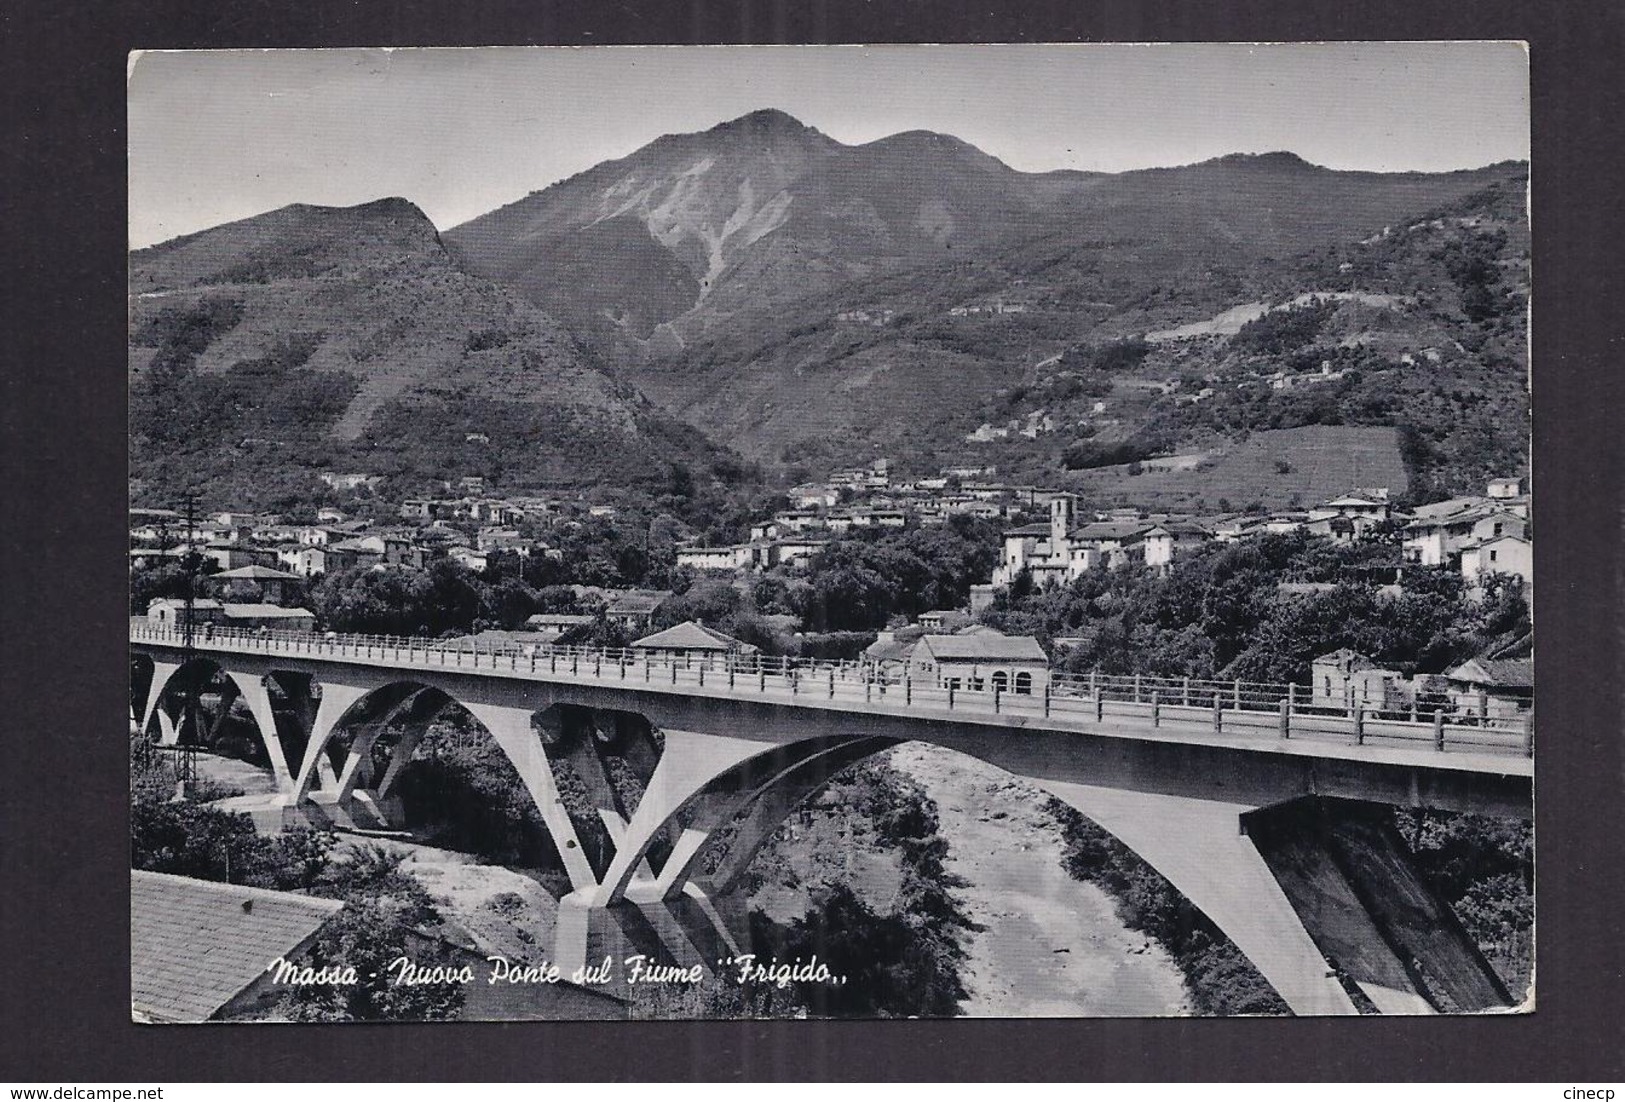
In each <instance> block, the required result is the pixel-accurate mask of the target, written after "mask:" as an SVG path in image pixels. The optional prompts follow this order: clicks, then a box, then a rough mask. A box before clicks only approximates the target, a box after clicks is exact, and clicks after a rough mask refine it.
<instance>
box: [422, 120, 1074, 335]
mask: <svg viewBox="0 0 1625 1102" xmlns="http://www.w3.org/2000/svg"><path fill="white" fill-rule="evenodd" d="M1068 175H1069V176H1072V177H1076V180H1077V182H1082V181H1083V180H1084V179H1085V177H1084V176H1082V174H1068ZM1022 179H1023V178H1022V175H1021V174H1020V173H1017V172H1015V171H1014V170H1012V169H1010V168H1008V167H1007V166H1005V165H1004V164H1002V163H1001V162H999V161H998V160H996V159H994V158H992V157H989V156H987V155H986V154H984V153H982V152H980V151H979V150H976V149H975V148H973V147H972V146H970V145H967V144H966V143H964V142H961V141H959V140H957V139H955V138H950V137H947V136H945V135H940V134H931V133H926V132H924V131H917V132H912V133H907V134H898V135H894V136H892V137H889V138H884V139H882V140H880V141H877V142H872V143H870V144H868V145H863V146H856V147H854V146H847V145H843V144H841V143H840V142H837V141H835V140H834V139H832V138H830V137H828V136H827V135H824V134H822V133H820V132H819V131H817V130H814V129H813V128H811V127H808V126H804V125H802V124H801V123H800V122H798V121H796V120H795V119H793V118H791V117H790V116H789V115H786V114H784V113H783V112H781V111H771V110H768V111H758V112H755V113H753V114H749V115H746V116H744V117H742V118H738V119H735V120H733V121H731V122H726V123H722V124H720V125H718V126H715V127H713V128H711V129H710V130H707V131H704V132H703V133H698V134H680V135H668V136H666V137H663V138H660V139H658V140H656V141H654V142H652V143H650V144H649V145H647V146H645V147H643V148H642V149H640V150H638V151H637V152H635V153H633V154H631V155H630V156H628V157H624V158H622V159H620V160H616V161H608V162H605V163H603V164H600V165H598V166H596V167H594V168H592V169H590V170H588V171H587V172H584V173H581V174H580V175H578V176H574V177H572V178H570V179H568V180H565V181H562V182H560V183H557V184H554V185H553V186H551V187H549V188H547V189H545V190H543V191H540V192H536V193H533V194H532V195H530V196H527V197H526V198H524V199H521V200H519V201H518V202H516V203H512V204H509V205H508V206H505V207H502V208H500V209H498V210H495V211H492V212H490V213H489V214H486V215H483V216H481V217H479V218H476V219H474V220H473V221H471V222H467V223H465V224H463V225H461V226H458V227H456V228H454V229H452V230H450V231H448V232H447V234H446V240H447V243H448V245H449V246H450V247H451V249H452V251H453V253H454V254H455V255H456V256H457V257H458V258H459V259H460V260H461V261H462V262H463V264H464V265H465V266H466V267H468V268H469V270H471V271H474V272H477V273H479V274H482V275H485V276H488V277H490V278H492V279H496V280H499V281H502V282H504V283H507V284H509V285H510V286H513V287H515V288H516V289H518V290H519V291H520V292H521V293H523V294H525V295H526V296H527V297H529V298H531V299H532V300H533V301H535V302H537V303H539V304H541V305H543V306H544V307H545V308H546V309H548V310H549V311H550V312H553V313H555V314H557V316H558V317H560V318H561V319H564V320H566V321H569V322H571V323H573V324H576V325H581V326H587V327H589V328H593V329H604V328H605V327H614V328H615V329H618V330H620V331H622V332H624V333H625V334H627V335H630V336H636V337H647V336H649V335H650V334H651V332H653V331H654V329H655V328H656V327H657V326H660V325H662V324H663V323H668V322H674V321H678V320H679V319H688V318H696V319H701V320H703V319H708V318H713V317H717V316H725V315H726V314H727V313H728V312H729V311H731V310H735V309H739V308H742V307H747V306H761V305H765V304H768V303H772V302H775V301H782V300H786V299H794V298H798V297H800V296H802V295H804V294H805V293H807V292H808V291H815V290H818V289H821V288H827V287H831V286H834V285H836V284H838V283H840V282H843V281H845V280H849V279H852V278H858V277H862V276H867V275H871V274H874V273H875V272H878V271H885V270H892V269H895V268H897V267H898V266H901V265H904V264H916V263H924V262H930V261H932V260H937V259H942V258H944V257H947V256H951V255H953V250H955V249H958V250H961V251H964V250H968V249H976V248H979V247H982V246H985V245H988V244H991V243H992V242H995V241H998V240H1001V239H1003V238H1005V237H1008V236H1010V235H1013V234H1017V233H1019V232H1021V231H1023V230H1024V229H1026V230H1036V229H1038V228H1039V227H1041V226H1042V224H1043V222H1042V217H1041V216H1042V214H1043V212H1044V211H1045V210H1047V209H1048V208H1049V207H1050V206H1051V205H1052V200H1051V198H1050V197H1048V196H1046V195H1044V194H1043V193H1042V189H1035V188H1030V187H1027V186H1025V185H1024V184H1023V183H1022Z"/></svg>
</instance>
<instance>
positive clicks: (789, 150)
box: [109, 40, 1617, 1036]
mask: <svg viewBox="0 0 1625 1102" xmlns="http://www.w3.org/2000/svg"><path fill="white" fill-rule="evenodd" d="M1529 57H1530V53H1529V50H1528V48H1527V47H1526V45H1525V44H1524V43H1522V42H1514V41H1499V40H1486V41H1470V40H1461V41H1410V42H1338V43H1290V44H1287V43H1282V44H1245V43H1190V42H1187V43H1177V44H1162V45H1155V44H1128V43H1115V44H1111V43H1093V44H1083V43H1068V44H1051V45H1042V44H1011V45H968V44H967V45H938V46H927V45H888V46H733V47H720V46H710V47H707V46H664V47H629V46H628V47H620V46H615V47H612V46H595V47H590V48H584V49H581V48H575V49H571V48H558V47H546V46H535V47H524V46H519V47H479V48H459V49H451V48H392V49H365V48H334V49H271V50H225V49H198V50H145V51H141V50H138V51H136V52H134V53H132V54H130V56H129V59H128V71H127V87H126V94H127V112H128V128H127V140H128V172H129V209H128V229H129V235H128V237H129V242H128V243H129V254H128V290H127V295H128V298H127V307H128V322H129V325H128V373H127V381H128V424H129V449H128V457H129V460H128V487H129V495H128V496H129V518H128V519H129V541H128V549H129V564H128V566H129V608H128V616H129V677H130V693H129V713H128V716H127V719H128V735H129V738H128V753H129V769H130V774H129V775H130V820H129V832H130V837H129V849H130V873H129V906H130V924H129V962H130V973H129V982H130V1016H131V1018H132V1019H133V1021H135V1022H137V1023H142V1024H144V1025H146V1026H148V1027H150V1028H153V1029H156V1028H157V1027H159V1026H164V1025H176V1024H192V1023H264V1024H272V1023H287V1022H302V1023H309V1022H320V1023H349V1022H363V1021H366V1022H424V1021H432V1022H454V1021H464V1022H466V1021H502V1022H520V1021H524V1022H536V1021H584V1020H591V1021H600V1020H603V1021H610V1022H613V1021H617V1020H641V1021H650V1020H724V1019H726V1020H768V1019H879V1018H930V1019H942V1018H960V1017H964V1018H983V1019H1031V1018H1057V1019H1085V1018H1133V1019H1138V1018H1171V1017H1202V1018H1229V1017H1291V1016H1296V1017H1330V1016H1359V1015H1366V1016H1373V1015H1375V1016H1381V1015H1402V1016H1424V1015H1493V1014H1511V1015H1524V1014H1530V1013H1534V1012H1536V1008H1537V994H1536V992H1537V984H1536V974H1537V960H1536V952H1535V930H1536V915H1537V908H1536V892H1535V858H1534V849H1535V843H1534V830H1533V820H1534V783H1535V782H1534V762H1535V757H1536V747H1537V742H1538V741H1539V739H1538V738H1537V727H1536V719H1535V711H1536V710H1535V687H1534V678H1533V669H1534V630H1533V617H1532V613H1531V610H1532V607H1533V604H1534V578H1535V572H1534V557H1533V548H1534V541H1535V529H1536V515H1535V502H1534V498H1533V492H1532V491H1533V484H1532V482H1531V476H1532V470H1531V458H1530V456H1531V449H1530V441H1531V355H1530V329H1531V313H1530V302H1531V238H1530V232H1531V227H1530V215H1529V188H1530V174H1531V121H1530V110H1531V102H1530V83H1529V81H1530V62H1529ZM1542 163H1544V162H1542ZM1535 171H1537V172H1538V171H1540V170H1539V169H1538V168H1536V169H1535ZM1543 275H1544V272H1543ZM1534 324H1536V325H1538V324H1539V321H1538V320H1537V321H1536V322H1535V323H1534ZM112 362H113V363H114V365H115V366H116V364H117V360H116V359H114V360H113V361H112ZM114 439H115V441H116V440H117V438H116V437H115V438H114ZM1545 473H1547V472H1545V471H1543V474H1545ZM1543 489H1544V484H1543ZM1616 489H1617V488H1616ZM1616 497H1617V492H1616ZM1614 504H1615V505H1616V506H1617V501H1616V502H1615V503H1614ZM110 520H111V522H112V523H114V525H115V527H114V532H113V534H114V535H115V536H116V535H117V532H116V516H115V517H113V518H110ZM116 553H117V548H116V547H115V548H114V555H115V557H116ZM114 566H115V568H117V564H116V563H114ZM1543 587H1544V583H1543ZM114 611H115V613H116V609H115V610H114ZM112 626H113V628H114V629H116V627H117V623H116V619H115V622H114V624H113V625H112ZM113 645H114V646H115V647H117V646H119V644H117V642H116V637H115V642H114V644H113ZM1543 676H1544V674H1543ZM1553 684H1554V686H1555V685H1556V682H1554V683H1553ZM114 718H116V717H109V722H112V721H113V719H114ZM1613 735H1614V736H1615V737H1617V731H1616V732H1613ZM1553 741H1554V742H1556V741H1557V740H1555V739H1554V740H1553ZM109 745H111V746H112V747H113V749H112V750H111V751H110V753H111V755H112V757H114V758H117V757H118V756H119V755H121V754H123V753H124V750H123V749H122V748H119V747H117V745H116V737H115V739H114V741H113V742H112V743H110V744H109ZM1543 796H1544V793H1543ZM1543 830H1544V826H1543ZM1549 856H1550V855H1549V854H1545V853H1544V852H1543V868H1545V867H1550V866H1547V865H1546V864H1545V861H1546V859H1547V858H1548V857H1549ZM1614 871H1615V872H1616V873H1617V870H1614ZM119 1012H120V1014H122V1013H123V1010H122V1006H120V1008H119ZM603 1028H604V1029H605V1030H606V1031H609V1032H605V1033H602V1034H599V1035H601V1036H613V1032H612V1031H613V1030H615V1029H622V1028H628V1027H621V1026H615V1025H608V1026H605V1027H603ZM785 1028H787V1029H789V1028H791V1027H788V1026H787V1027H785ZM794 1028H796V1029H808V1028H811V1027H808V1026H796V1027H794ZM1270 1028H1275V1027H1270ZM255 1035H256V1036H259V1035H260V1034H258V1033H256V1034H255Z"/></svg>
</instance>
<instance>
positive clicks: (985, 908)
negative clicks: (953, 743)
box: [892, 743, 1190, 1017]
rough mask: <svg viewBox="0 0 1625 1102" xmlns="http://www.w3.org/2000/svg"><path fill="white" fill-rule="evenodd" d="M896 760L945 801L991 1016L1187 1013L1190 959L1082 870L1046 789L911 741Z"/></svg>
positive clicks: (972, 960) (980, 998)
mask: <svg viewBox="0 0 1625 1102" xmlns="http://www.w3.org/2000/svg"><path fill="white" fill-rule="evenodd" d="M892 762H893V764H894V765H895V766H896V767H897V768H898V769H899V770H900V771H901V772H903V773H906V774H908V775H909V776H911V777H913V778H914V779H915V780H917V781H918V782H919V783H920V784H921V785H922V786H923V787H924V788H925V791H926V794H927V795H929V796H930V797H931V798H932V799H933V800H934V801H936V804H937V813H938V817H939V820H940V833H941V835H942V837H943V838H944V839H945V840H946V841H947V843H948V854H947V858H946V861H945V864H946V865H947V868H948V871H950V872H952V873H954V874H955V875H957V876H959V877H960V878H961V879H963V880H965V881H967V886H966V887H963V888H958V889H956V890H955V895H956V896H958V898H959V899H960V900H961V902H962V904H963V906H964V908H965V910H966V912H967V913H968V914H969V915H970V917H971V919H972V920H973V921H974V922H976V923H977V924H978V925H980V926H982V927H984V929H983V930H981V931H980V932H977V933H974V934H972V935H970V938H971V940H970V943H969V945H968V947H967V948H968V951H969V959H968V960H967V962H966V966H965V973H964V976H963V979H964V984H965V989H966V990H967V991H968V992H969V993H970V994H969V997H968V998H967V999H966V1000H965V1002H964V1004H963V1011H964V1013H965V1014H966V1015H969V1016H980V1017H1006V1016H1009V1017H1118V1016H1122V1017H1142V1016H1158V1015H1178V1014H1187V1013H1189V1012H1190V1010H1189V1002H1188V998H1187V995H1186V991H1185V983H1184V977H1183V975H1182V974H1181V973H1180V970H1179V967H1178V966H1177V965H1176V964H1175V963H1174V962H1173V960H1172V959H1171V958H1170V957H1169V956H1168V954H1167V953H1166V952H1164V951H1163V950H1162V948H1161V947H1160V946H1158V945H1156V944H1155V943H1154V942H1151V941H1149V940H1147V938H1146V937H1145V935H1143V934H1139V933H1136V932H1134V931H1133V930H1130V929H1127V928H1126V927H1125V926H1124V925H1123V924H1122V922H1121V921H1119V920H1118V918H1117V914H1116V909H1115V907H1114V906H1113V902H1112V899H1111V897H1110V896H1109V895H1107V894H1106V893H1105V892H1104V891H1102V890H1101V889H1099V888H1097V887H1095V886H1094V885H1092V884H1087V883H1082V882H1080V881H1077V880H1074V879H1072V877H1071V876H1069V875H1068V874H1067V872H1066V870H1065V869H1064V868H1062V866H1061V855H1062V852H1063V842H1062V838H1061V833H1060V829H1059V827H1058V825H1057V824H1056V822H1055V820H1054V818H1053V817H1052V816H1051V815H1049V813H1048V812H1047V811H1046V810H1045V809H1044V804H1045V802H1046V801H1045V795H1044V794H1043V793H1041V792H1039V791H1038V790H1037V789H1036V788H1034V787H1032V786H1031V785H1028V784H1025V783H1023V782H1021V781H1017V780H1015V779H1013V778H1012V777H1010V776H1009V775H1008V774H1006V773H1003V772H1001V771H999V770H997V769H994V768H992V767H991V766H988V765H984V764H983V763H981V762H979V761H977V760H975V759H974V758H968V757H965V756H964V755H962V754H955V753H952V752H950V751H947V750H941V749H938V748H936V747H931V746H926V745H924V744H920V743H909V744H907V745H905V746H902V747H900V748H898V749H897V750H895V751H893V753H892Z"/></svg>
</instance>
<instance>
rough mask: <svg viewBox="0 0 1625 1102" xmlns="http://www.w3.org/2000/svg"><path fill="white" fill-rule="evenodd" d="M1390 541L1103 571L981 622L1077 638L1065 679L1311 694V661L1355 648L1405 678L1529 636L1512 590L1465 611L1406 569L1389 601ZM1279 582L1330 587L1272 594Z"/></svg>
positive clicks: (1009, 601) (1215, 548)
mask: <svg viewBox="0 0 1625 1102" xmlns="http://www.w3.org/2000/svg"><path fill="white" fill-rule="evenodd" d="M1397 566H1398V548H1397V546H1395V545H1394V544H1393V543H1392V542H1376V543H1368V544H1355V545H1352V546H1339V545H1336V544H1333V543H1332V542H1331V541H1329V540H1325V539H1321V538H1318V537H1311V536H1308V535H1305V534H1303V533H1296V534H1292V535H1266V536H1263V537H1260V538H1257V539H1251V540H1246V541H1243V542H1240V543H1233V544H1210V545H1208V546H1206V547H1203V548H1201V549H1200V550H1198V551H1196V552H1194V553H1192V554H1191V555H1189V556H1187V557H1183V558H1181V559H1178V560H1176V562H1175V563H1174V566H1173V569H1172V570H1171V571H1170V572H1169V573H1168V574H1166V575H1154V574H1151V573H1148V572H1144V571H1097V572H1092V573H1089V574H1085V575H1083V576H1082V577H1080V578H1078V579H1077V580H1076V581H1074V582H1072V583H1071V584H1069V585H1066V586H1063V587H1057V588H1052V589H1045V590H1041V591H1040V590H1035V589H1034V588H1033V586H1032V584H1031V582H1030V581H1023V580H1022V579H1019V578H1018V579H1017V583H1016V584H1015V585H1012V586H1011V587H1010V588H1009V589H1008V590H1006V591H1003V592H1001V593H1000V594H999V595H998V596H997V597H996V599H995V601H994V604H993V606H992V608H990V609H989V610H987V612H985V613H984V614H983V620H984V621H985V622H987V623H989V624H991V625H993V626H994V627H997V628H999V629H1001V630H1003V631H1006V632H1007V633H1009V634H1017V635H1035V636H1037V637H1039V638H1040V639H1042V640H1045V641H1050V640H1053V639H1055V638H1057V637H1066V638H1068V639H1071V640H1076V642H1074V643H1072V644H1071V645H1070V646H1069V647H1068V648H1067V649H1066V653H1065V657H1064V659H1063V662H1062V665H1063V666H1064V667H1065V668H1067V669H1071V670H1078V671H1087V670H1099V671H1100V672H1102V673H1113V674H1134V673H1142V674H1154V675H1161V676H1168V677H1181V676H1189V677H1197V678H1212V677H1224V678H1239V679H1242V680H1246V681H1273V682H1286V681H1298V682H1306V681H1307V680H1308V676H1309V664H1310V662H1311V661H1312V660H1313V659H1314V658H1316V657H1318V656H1319V655H1322V654H1326V653H1328V652H1330V651H1333V650H1336V649H1338V648H1339V647H1349V648H1351V649H1354V650H1357V651H1360V652H1361V653H1363V654H1366V655H1368V656H1370V657H1372V658H1374V659H1376V660H1377V661H1378V662H1380V663H1382V664H1383V665H1385V666H1388V667H1389V668H1393V669H1397V670H1400V671H1401V672H1404V673H1407V674H1413V673H1442V672H1444V670H1446V669H1448V668H1449V667H1451V666H1452V665H1454V664H1456V663H1459V662H1461V661H1464V660H1465V659H1467V658H1470V657H1472V656H1473V655H1475V654H1479V653H1482V652H1483V651H1484V650H1486V649H1488V648H1489V647H1490V646H1491V645H1492V644H1495V643H1497V642H1507V641H1511V640H1512V639H1515V638H1518V637H1519V636H1521V635H1524V634H1526V633H1527V632H1528V630H1529V606H1528V602H1527V600H1526V598H1525V597H1524V594H1523V589H1522V585H1521V583H1520V582H1519V581H1518V580H1517V579H1504V580H1498V581H1497V582H1495V583H1493V584H1492V585H1491V586H1489V587H1488V589H1487V591H1486V593H1485V596H1484V598H1483V599H1482V600H1480V601H1472V600H1468V599H1467V595H1466V591H1465V588H1464V583H1463V580H1462V578H1461V575H1460V574H1459V573H1455V572H1451V571H1449V570H1446V569H1444V568H1426V567H1407V568H1405V575H1404V577H1405V585H1404V588H1403V589H1402V591H1401V592H1400V593H1399V594H1398V595H1397V596H1396V595H1392V594H1389V593H1384V592H1382V591H1381V590H1380V589H1379V586H1378V584H1376V583H1379V582H1385V581H1387V580H1389V579H1391V577H1392V576H1393V572H1394V570H1395V568H1396V567H1397ZM1283 582H1322V583H1330V584H1331V585H1332V588H1330V589H1325V590H1320V591H1316V592H1310V593H1286V594H1283V593H1282V592H1280V589H1279V587H1280V585H1281V583H1283Z"/></svg>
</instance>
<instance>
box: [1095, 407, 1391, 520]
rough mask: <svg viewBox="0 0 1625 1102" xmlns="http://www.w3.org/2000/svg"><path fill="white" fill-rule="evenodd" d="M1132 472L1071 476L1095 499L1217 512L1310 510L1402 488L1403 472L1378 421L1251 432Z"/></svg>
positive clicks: (1100, 471) (1101, 471)
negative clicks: (1166, 466)
mask: <svg viewBox="0 0 1625 1102" xmlns="http://www.w3.org/2000/svg"><path fill="white" fill-rule="evenodd" d="M1150 466H1151V464H1149V463H1148V464H1147V465H1146V469H1145V470H1144V471H1143V472H1142V473H1141V474H1137V475H1136V474H1131V473H1130V471H1131V469H1132V468H1131V466H1115V467H1101V468H1098V469H1096V470H1089V471H1078V472H1077V473H1076V474H1074V475H1072V476H1071V478H1070V480H1069V481H1070V482H1071V483H1072V484H1073V485H1074V486H1075V487H1076V488H1077V489H1078V490H1080V491H1081V492H1083V493H1085V494H1087V495H1088V496H1089V498H1090V499H1091V500H1092V501H1094V502H1098V503H1102V504H1110V503H1114V502H1116V501H1118V500H1121V501H1122V502H1123V503H1125V504H1132V505H1144V506H1149V507H1154V508H1159V509H1179V510H1194V511H1218V510H1222V509H1226V508H1227V507H1228V508H1230V509H1242V508H1245V507H1246V506H1248V505H1250V504H1252V503H1254V502H1261V503H1262V504H1263V505H1264V506H1265V507H1266V508H1270V509H1288V508H1297V507H1302V508H1308V507H1309V506H1310V505H1313V504H1315V503H1316V502H1320V501H1325V500H1327V499H1328V498H1332V497H1335V496H1337V495H1339V494H1344V493H1347V492H1348V491H1350V490H1352V489H1354V488H1355V487H1377V486H1386V487H1387V488H1388V492H1389V494H1390V495H1392V496H1398V495H1400V494H1402V493H1404V492H1405V490H1406V487H1407V485H1408V481H1409V480H1408V477H1407V475H1406V472H1405V464H1404V462H1403V461H1402V460H1401V458H1400V454H1399V432H1398V430H1397V429H1393V428H1384V427H1354V426H1348V425H1308V426H1305V427H1303V428H1296V429H1274V430H1270V431H1267V432H1258V433H1254V434H1253V435H1252V436H1251V437H1249V438H1248V439H1246V440H1245V441H1242V442H1239V443H1235V444H1227V445H1224V446H1222V447H1220V448H1217V449H1215V450H1213V451H1211V452H1209V453H1207V455H1206V456H1205V457H1204V458H1203V460H1202V461H1201V462H1200V463H1199V464H1197V465H1196V467H1195V468H1193V469H1187V470H1153V469H1150Z"/></svg>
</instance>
